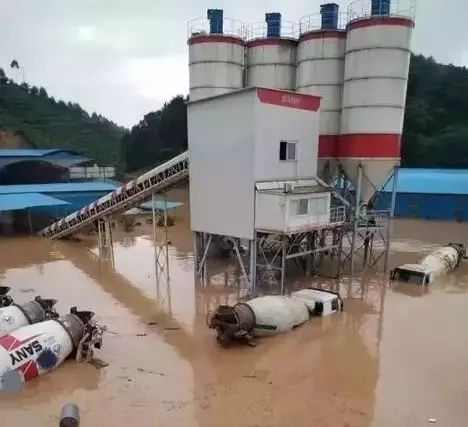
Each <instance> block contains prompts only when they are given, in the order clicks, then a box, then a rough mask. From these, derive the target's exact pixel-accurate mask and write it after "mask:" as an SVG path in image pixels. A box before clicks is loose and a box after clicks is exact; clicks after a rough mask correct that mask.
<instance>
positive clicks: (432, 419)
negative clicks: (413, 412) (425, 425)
mask: <svg viewBox="0 0 468 427" xmlns="http://www.w3.org/2000/svg"><path fill="white" fill-rule="evenodd" d="M429 422H430V423H433V424H435V423H436V422H437V420H436V419H435V418H429Z"/></svg>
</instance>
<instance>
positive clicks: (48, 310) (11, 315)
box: [0, 286, 58, 337]
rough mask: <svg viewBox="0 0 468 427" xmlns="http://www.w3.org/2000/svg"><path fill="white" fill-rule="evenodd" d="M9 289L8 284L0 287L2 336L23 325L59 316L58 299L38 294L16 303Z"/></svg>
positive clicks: (0, 334) (0, 325)
mask: <svg viewBox="0 0 468 427" xmlns="http://www.w3.org/2000/svg"><path fill="white" fill-rule="evenodd" d="M9 290H10V288H8V287H6V286H4V287H2V288H1V289H0V294H1V296H0V301H1V303H0V307H1V308H0V337H2V336H3V335H6V334H7V333H9V332H11V331H14V330H16V329H18V328H21V327H22V326H26V325H32V324H34V323H39V322H43V321H44V320H48V319H54V318H57V317H58V313H57V312H56V311H55V309H54V305H55V303H56V302H57V301H56V300H54V299H44V298H41V297H40V296H37V297H36V298H34V300H33V301H29V302H27V303H25V304H15V302H14V301H13V298H11V297H10V296H9V295H8V292H9Z"/></svg>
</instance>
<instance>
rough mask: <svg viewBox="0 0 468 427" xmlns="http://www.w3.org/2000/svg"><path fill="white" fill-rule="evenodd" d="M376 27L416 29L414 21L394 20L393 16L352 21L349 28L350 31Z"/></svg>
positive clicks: (407, 19) (395, 18)
mask: <svg viewBox="0 0 468 427" xmlns="http://www.w3.org/2000/svg"><path fill="white" fill-rule="evenodd" d="M376 25H397V26H403V27H414V21H413V20H412V19H410V18H397V17H394V18H392V17H391V16H382V17H380V18H365V19H358V20H356V21H351V22H350V23H349V24H348V27H347V28H348V30H355V29H356V28H366V27H374V26H376Z"/></svg>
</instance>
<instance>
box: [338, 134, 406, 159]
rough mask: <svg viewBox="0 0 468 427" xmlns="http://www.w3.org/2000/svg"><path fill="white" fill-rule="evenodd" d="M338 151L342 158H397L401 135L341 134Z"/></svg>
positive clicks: (399, 150) (399, 152)
mask: <svg viewBox="0 0 468 427" xmlns="http://www.w3.org/2000/svg"><path fill="white" fill-rule="evenodd" d="M338 151H339V156H340V157H343V158H356V157H384V158H399V157H400V154H401V135H397V134H372V133H371V134H353V135H341V136H340V140H339V149H338Z"/></svg>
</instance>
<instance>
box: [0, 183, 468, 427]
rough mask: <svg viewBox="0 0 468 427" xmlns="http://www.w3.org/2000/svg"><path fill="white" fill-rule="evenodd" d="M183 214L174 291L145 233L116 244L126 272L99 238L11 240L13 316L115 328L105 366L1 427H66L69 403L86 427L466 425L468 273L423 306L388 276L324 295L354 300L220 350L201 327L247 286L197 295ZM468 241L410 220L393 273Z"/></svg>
mask: <svg viewBox="0 0 468 427" xmlns="http://www.w3.org/2000/svg"><path fill="white" fill-rule="evenodd" d="M185 197H186V195H185V193H184V192H183V191H176V192H175V193H174V194H172V198H173V199H174V200H180V199H181V198H182V199H183V198H185ZM187 212H188V211H187V206H185V207H184V208H183V209H181V210H180V211H179V212H178V213H177V217H176V226H175V227H173V228H171V229H170V240H171V242H172V244H171V246H170V270H171V281H170V283H169V284H166V283H160V285H159V286H157V283H156V280H155V274H154V267H153V254H154V248H153V245H152V237H151V234H150V230H151V228H150V226H145V225H142V226H141V227H138V228H137V229H136V230H135V231H133V232H131V233H128V234H120V235H116V236H115V242H114V262H115V268H113V267H112V266H111V265H109V263H105V262H101V261H100V260H99V258H98V257H97V256H96V251H95V248H94V244H93V240H94V239H90V238H87V239H85V240H83V241H81V242H72V241H68V242H67V241H60V242H50V241H47V240H42V239H37V238H11V239H6V238H5V239H1V240H0V284H2V285H9V286H12V288H13V296H14V297H15V299H16V301H18V302H23V301H27V300H29V299H31V298H33V297H34V296H35V295H36V294H40V295H42V296H44V297H53V298H56V299H58V301H59V302H58V309H59V311H61V312H66V311H67V310H68V309H69V308H70V307H71V306H74V305H77V306H78V307H80V308H83V309H91V310H94V311H95V312H96V313H97V315H98V317H99V320H100V321H101V322H102V323H103V324H105V325H107V327H108V332H107V334H106V335H105V340H104V347H103V349H102V351H101V352H100V353H99V357H100V358H101V359H102V360H103V361H104V362H106V363H108V364H109V365H108V366H107V367H104V368H102V369H96V368H95V367H93V366H90V365H87V364H78V363H75V362H73V361H69V362H66V363H65V364H64V365H63V366H62V367H61V368H59V369H58V370H57V371H55V372H54V373H51V374H49V375H46V376H44V377H41V378H37V379H35V380H33V381H31V382H30V383H28V384H27V386H26V387H25V389H24V390H23V391H22V392H21V393H19V394H17V395H10V396H1V397H0V415H1V418H0V420H1V422H0V425H1V426H2V427H3V426H4V425H5V426H22V425H31V426H32V425H34V426H35V427H42V426H44V427H46V426H47V427H49V426H55V425H58V421H57V416H58V414H59V411H60V408H61V407H62V405H63V404H64V403H66V402H75V403H77V404H78V405H79V407H80V409H81V416H82V422H81V425H82V426H83V427H98V426H115V427H120V426H139V427H146V426H148V427H149V426H187V427H191V426H200V427H205V426H207V427H210V426H213V427H214V426H217V427H219V426H226V427H227V426H236V427H238V426H251V427H253V426H272V427H273V426H298V427H301V426H304V427H305V426H333V427H336V426H348V427H351V426H378V427H381V426H383V427H386V426H388V427H390V426H391V427H394V426H426V425H428V424H429V419H430V418H434V419H436V420H437V422H438V425H442V426H450V427H457V426H460V427H461V426H466V425H467V420H468V406H467V405H466V401H467V399H468V378H467V376H466V372H468V334H467V333H466V325H467V324H468V294H467V293H466V292H467V289H468V263H464V265H462V267H461V268H460V269H459V270H458V271H457V272H456V274H455V275H453V276H449V277H445V278H443V279H442V280H440V281H439V282H438V283H436V284H434V285H433V286H431V288H430V289H429V290H428V291H427V292H424V291H422V290H421V289H420V288H417V287H415V286H413V285H401V284H394V285H391V284H389V283H388V281H387V280H385V278H383V277H382V276H381V275H377V276H371V277H358V278H354V279H353V280H350V279H349V278H346V277H345V278H343V279H341V280H340V282H339V283H338V284H336V283H333V282H330V281H329V280H328V284H330V285H334V286H339V289H340V292H341V294H342V296H343V297H344V298H345V311H344V312H343V313H342V314H341V315H337V316H334V317H329V318H317V319H313V320H312V321H311V322H310V323H308V324H306V325H304V326H302V327H300V328H298V329H296V330H295V331H293V332H291V333H289V334H286V335H284V336H278V337H275V338H271V339H264V340H262V341H261V342H260V345H258V346H257V347H256V348H250V347H234V348H231V349H229V350H224V349H222V348H220V347H218V345H217V344H216V341H215V337H214V333H213V331H210V330H209V329H208V328H207V327H206V325H205V317H206V313H207V311H208V310H209V309H210V308H213V307H216V306H217V305H218V304H219V303H225V302H234V301H235V300H236V299H237V298H238V296H239V294H240V293H242V290H241V291H239V290H238V287H237V284H238V283H239V280H240V277H239V273H238V271H237V268H236V265H235V263H232V264H230V263H229V262H224V263H220V262H218V263H211V264H210V268H209V270H208V272H209V277H208V283H206V284H204V285H203V286H201V285H198V286H195V284H194V274H193V262H192V253H191V242H192V239H191V235H190V233H189V225H188V215H187ZM463 239H464V240H465V243H468V242H467V240H468V225H467V224H465V225H463V224H456V223H437V222H423V221H409V220H408V221H406V220H405V221H403V220H399V221H396V223H395V240H394V242H393V246H392V247H393V251H392V256H391V263H392V265H396V264H398V263H402V262H411V261H415V260H417V259H418V258H420V256H421V254H422V253H426V252H427V251H430V250H431V249H432V248H433V247H434V246H435V245H437V244H444V243H447V242H449V241H460V240H463ZM302 280H303V279H302ZM325 282H327V280H325V279H324V280H323V281H322V280H320V283H325ZM307 283H309V282H307Z"/></svg>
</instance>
